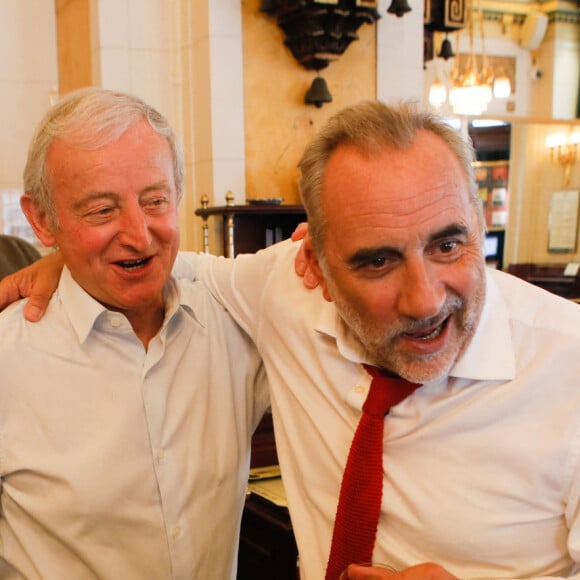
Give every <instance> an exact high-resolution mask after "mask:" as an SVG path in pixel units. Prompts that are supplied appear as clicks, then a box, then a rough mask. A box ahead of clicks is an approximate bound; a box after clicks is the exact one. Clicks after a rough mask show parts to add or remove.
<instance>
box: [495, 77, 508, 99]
mask: <svg viewBox="0 0 580 580" xmlns="http://www.w3.org/2000/svg"><path fill="white" fill-rule="evenodd" d="M511 94H512V84H511V82H510V79H509V77H508V76H507V75H506V74H505V73H504V71H503V70H500V72H499V74H498V75H497V76H496V77H495V78H494V79H493V96H494V97H495V98H496V99H507V98H508V97H509V96H510V95H511Z"/></svg>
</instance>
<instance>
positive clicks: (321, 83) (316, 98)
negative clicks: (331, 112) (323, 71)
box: [304, 77, 332, 109]
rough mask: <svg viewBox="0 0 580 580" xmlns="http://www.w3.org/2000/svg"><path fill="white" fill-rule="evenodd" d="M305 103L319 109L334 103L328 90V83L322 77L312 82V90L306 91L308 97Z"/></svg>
mask: <svg viewBox="0 0 580 580" xmlns="http://www.w3.org/2000/svg"><path fill="white" fill-rule="evenodd" d="M304 102H305V103H306V104H307V105H314V106H315V107H317V108H319V109H320V107H322V105H324V103H331V102H332V95H331V94H330V91H329V90H328V85H327V84H326V81H325V80H324V79H323V78H322V77H316V78H315V79H314V80H313V81H312V84H311V85H310V88H309V89H308V90H307V91H306V95H305V96H304Z"/></svg>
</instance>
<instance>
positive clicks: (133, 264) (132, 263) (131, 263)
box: [117, 258, 147, 270]
mask: <svg viewBox="0 0 580 580" xmlns="http://www.w3.org/2000/svg"><path fill="white" fill-rule="evenodd" d="M145 263H147V258H143V259H141V260H127V261H124V262H117V264H119V266H121V267H122V268H125V269H126V270H136V269H137V268H140V267H141V266H143V265H144V264H145Z"/></svg>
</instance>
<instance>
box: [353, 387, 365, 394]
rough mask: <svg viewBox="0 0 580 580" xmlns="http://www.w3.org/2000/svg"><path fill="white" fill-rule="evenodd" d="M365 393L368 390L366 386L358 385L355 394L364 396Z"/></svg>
mask: <svg viewBox="0 0 580 580" xmlns="http://www.w3.org/2000/svg"><path fill="white" fill-rule="evenodd" d="M365 391H366V388H365V387H364V385H357V386H356V387H355V388H354V392H355V393H358V394H359V395H363V394H364V393H365Z"/></svg>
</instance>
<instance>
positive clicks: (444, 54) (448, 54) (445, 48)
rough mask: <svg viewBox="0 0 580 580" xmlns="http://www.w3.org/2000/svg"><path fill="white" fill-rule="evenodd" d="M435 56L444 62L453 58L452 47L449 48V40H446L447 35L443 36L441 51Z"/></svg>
mask: <svg viewBox="0 0 580 580" xmlns="http://www.w3.org/2000/svg"><path fill="white" fill-rule="evenodd" d="M437 56H438V57H439V58H442V59H444V60H449V59H450V58H453V57H454V56H455V53H454V52H453V46H451V41H450V40H449V38H447V34H445V38H444V39H443V42H442V43H441V50H440V51H439V54H438V55H437Z"/></svg>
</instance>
